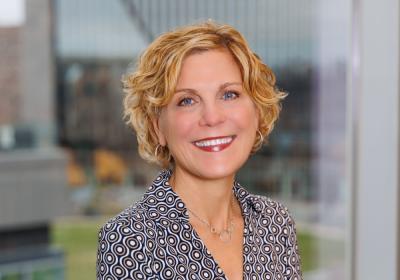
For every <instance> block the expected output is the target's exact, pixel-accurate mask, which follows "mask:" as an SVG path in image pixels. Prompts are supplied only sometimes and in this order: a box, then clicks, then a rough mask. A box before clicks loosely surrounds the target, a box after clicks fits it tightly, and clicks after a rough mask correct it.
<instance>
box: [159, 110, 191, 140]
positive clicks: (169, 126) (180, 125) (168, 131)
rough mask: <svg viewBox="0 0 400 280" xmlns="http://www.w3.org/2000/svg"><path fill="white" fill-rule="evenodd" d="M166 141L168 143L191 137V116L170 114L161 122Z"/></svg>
mask: <svg viewBox="0 0 400 280" xmlns="http://www.w3.org/2000/svg"><path fill="white" fill-rule="evenodd" d="M163 127H164V129H163V130H164V131H165V136H166V138H167V142H168V143H170V144H173V143H176V142H180V141H187V140H188V139H190V138H191V135H192V131H193V128H194V125H193V118H191V117H190V116H188V115H187V114H179V113H175V114H170V115H169V116H168V117H167V118H166V121H165V123H164V124H163Z"/></svg>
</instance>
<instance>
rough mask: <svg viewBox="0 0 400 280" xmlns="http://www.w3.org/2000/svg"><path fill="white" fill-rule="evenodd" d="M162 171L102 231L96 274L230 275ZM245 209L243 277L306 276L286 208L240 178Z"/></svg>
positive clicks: (236, 188) (120, 276)
mask: <svg viewBox="0 0 400 280" xmlns="http://www.w3.org/2000/svg"><path fill="white" fill-rule="evenodd" d="M171 174H172V171H171V170H167V169H166V170H162V171H161V172H160V174H159V175H158V177H157V178H156V179H155V180H154V182H153V183H152V185H151V186H150V188H149V189H148V191H147V192H146V193H145V194H144V196H143V198H142V199H141V200H139V201H138V202H136V203H135V204H133V205H132V206H131V207H129V208H127V209H125V210H124V211H123V212H121V213H120V214H118V215H117V216H116V217H114V218H112V219H111V220H109V221H108V222H107V223H106V224H105V225H104V226H103V227H102V228H101V229H100V232H99V247H98V252H97V266H96V271H97V279H98V280H100V279H102V280H103V279H104V280H105V279H227V277H226V276H225V275H224V273H223V271H222V269H221V268H220V267H219V266H218V264H217V262H216V261H215V260H214V258H213V257H212V255H211V254H210V252H209V251H208V250H207V248H206V246H205V244H204V243H203V241H202V240H201V239H200V237H199V235H198V234H197V233H196V231H195V230H194V228H193V226H192V225H191V224H190V222H189V215H188V211H187V209H186V207H185V204H184V202H183V201H182V200H181V199H180V198H179V196H178V195H177V194H176V193H175V192H174V191H173V190H172V188H171V186H170V185H169V183H168V179H169V178H170V176H171ZM233 192H234V194H235V196H236V198H237V200H238V201H239V204H240V206H241V208H242V215H243V218H244V232H243V279H287V280H288V279H293V280H294V279H298V280H300V279H302V275H301V268H300V256H299V252H298V246H297V238H296V229H295V225H294V221H293V219H292V217H291V215H290V214H289V212H288V210H287V208H286V207H284V206H283V205H282V204H280V203H278V202H276V201H273V200H271V199H269V198H266V197H263V196H258V195H252V194H250V193H249V192H247V191H246V190H245V189H244V188H243V187H242V186H240V185H239V183H237V182H236V181H235V182H234V186H233Z"/></svg>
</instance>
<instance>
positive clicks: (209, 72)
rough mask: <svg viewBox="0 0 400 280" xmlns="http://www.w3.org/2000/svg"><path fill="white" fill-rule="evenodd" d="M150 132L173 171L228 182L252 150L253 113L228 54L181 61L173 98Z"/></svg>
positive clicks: (208, 53) (219, 52) (211, 52)
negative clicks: (171, 162) (168, 155)
mask: <svg viewBox="0 0 400 280" xmlns="http://www.w3.org/2000/svg"><path fill="white" fill-rule="evenodd" d="M155 126H156V127H158V129H156V131H157V135H158V138H159V142H160V144H161V145H163V146H164V145H167V146H168V148H169V150H170V152H171V154H172V156H173V158H174V160H175V165H176V166H175V167H176V168H179V169H181V170H183V171H184V172H188V173H190V174H191V175H194V176H196V177H199V178H203V179H221V178H225V177H228V176H234V174H235V173H236V171H237V170H238V169H239V168H240V167H241V166H242V165H243V164H244V163H245V161H246V160H247V158H248V156H249V154H250V151H251V149H252V147H253V144H254V141H255V137H256V131H257V128H258V113H257V109H256V106H255V104H254V103H253V101H252V100H251V98H250V96H249V95H248V94H247V93H246V92H245V91H244V89H243V86H242V77H241V73H240V69H239V67H238V65H237V64H236V62H235V60H234V58H233V57H232V55H231V54H230V53H229V51H227V50H225V49H218V50H209V51H205V52H200V53H195V54H192V55H190V56H188V57H187V58H185V60H184V61H183V64H182V68H181V72H180V76H179V78H178V83H177V86H176V92H175V94H174V95H173V97H172V99H171V101H170V102H169V104H168V105H167V106H165V107H164V108H163V109H162V111H161V114H160V117H159V119H158V121H156V122H155Z"/></svg>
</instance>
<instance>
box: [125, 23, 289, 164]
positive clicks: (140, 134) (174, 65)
mask: <svg viewBox="0 0 400 280" xmlns="http://www.w3.org/2000/svg"><path fill="white" fill-rule="evenodd" d="M218 48H224V49H227V50H228V51H229V52H230V53H231V54H232V56H233V58H234V59H235V61H236V62H237V64H238V66H239V68H240V71H241V75H242V79H243V87H244V90H245V91H246V92H247V93H248V94H249V96H250V97H251V99H252V100H253V102H254V103H255V105H256V107H257V109H258V113H259V116H260V118H259V127H258V130H259V132H261V133H257V137H256V140H255V143H254V146H253V148H252V151H251V152H252V153H254V152H255V151H257V150H258V149H259V148H260V147H261V146H262V144H263V142H265V141H266V138H267V136H268V135H269V133H270V132H271V131H272V129H273V126H274V123H275V121H276V120H277V118H278V116H279V112H280V110H281V100H282V99H283V98H284V97H285V96H286V93H284V92H281V91H279V90H278V89H277V88H276V85H275V80H276V79H275V75H274V73H273V72H272V70H271V69H270V68H269V67H268V66H267V65H265V64H264V63H263V62H262V61H261V59H260V58H259V57H258V56H257V55H256V54H255V53H254V52H253V51H252V50H251V49H250V47H249V45H248V43H247V42H246V40H245V39H244V37H243V36H242V35H241V34H240V33H239V32H238V31H237V30H236V29H234V28H233V27H232V26H229V25H225V24H217V23H215V22H213V21H207V22H203V23H199V24H195V25H189V26H184V27H180V28H178V29H176V30H173V31H170V32H167V33H164V34H162V35H161V36H159V37H158V38H156V39H155V40H154V41H153V42H152V43H151V44H150V45H149V46H148V48H147V49H146V50H145V51H144V53H143V54H142V55H141V56H140V57H139V60H138V62H137V65H136V68H135V70H134V71H133V72H131V73H129V72H128V73H127V74H126V75H124V76H123V78H122V82H123V88H124V92H125V94H126V95H125V97H124V118H125V120H126V123H127V124H128V125H130V126H132V127H133V128H134V130H135V131H136V136H137V141H138V146H139V147H138V148H139V154H140V156H141V157H142V158H143V159H145V160H146V161H148V162H152V163H156V164H158V165H160V166H162V167H164V168H165V167H168V166H170V164H172V163H173V158H172V156H171V154H170V152H169V150H168V147H161V149H158V148H160V147H157V146H158V144H159V143H158V138H157V135H156V132H155V128H154V126H153V120H154V119H156V118H158V116H159V114H160V112H161V109H162V107H163V106H165V105H167V104H168V102H169V101H170V100H171V97H172V95H173V94H174V92H175V87H176V84H177V81H178V78H179V74H180V69H181V66H182V62H183V60H184V59H185V58H186V57H187V56H188V55H190V54H193V53H198V52H203V51H207V50H212V49H218ZM157 150H159V151H157Z"/></svg>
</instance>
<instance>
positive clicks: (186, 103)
mask: <svg viewBox="0 0 400 280" xmlns="http://www.w3.org/2000/svg"><path fill="white" fill-rule="evenodd" d="M193 103H194V100H193V98H190V97H184V98H182V99H181V100H180V101H179V102H178V106H191V105H193Z"/></svg>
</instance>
